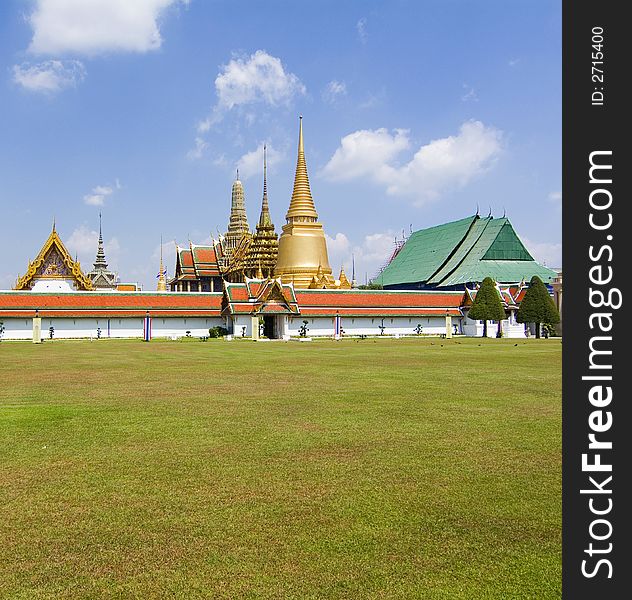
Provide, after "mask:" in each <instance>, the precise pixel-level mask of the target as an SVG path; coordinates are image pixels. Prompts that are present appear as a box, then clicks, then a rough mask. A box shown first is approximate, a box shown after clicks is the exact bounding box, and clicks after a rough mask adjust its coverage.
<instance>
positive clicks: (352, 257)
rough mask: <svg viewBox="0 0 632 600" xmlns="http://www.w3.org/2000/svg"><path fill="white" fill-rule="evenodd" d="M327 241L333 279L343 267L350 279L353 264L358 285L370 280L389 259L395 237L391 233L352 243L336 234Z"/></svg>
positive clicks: (372, 235)
mask: <svg viewBox="0 0 632 600" xmlns="http://www.w3.org/2000/svg"><path fill="white" fill-rule="evenodd" d="M325 237H326V239H327V251H328V254H329V264H330V266H331V268H332V270H333V274H334V276H335V277H337V276H338V273H339V271H340V267H341V266H344V269H345V273H346V274H347V277H348V278H349V279H351V276H352V270H353V262H355V275H356V280H357V282H358V284H363V283H364V282H365V279H371V278H372V277H373V276H374V275H376V273H377V272H378V271H379V269H380V268H381V267H382V266H383V265H384V264H385V263H386V261H387V260H388V259H389V258H390V256H391V254H392V253H393V249H394V240H395V236H394V234H393V233H392V232H391V231H385V232H380V233H372V234H369V235H365V236H364V238H363V239H362V241H361V242H359V243H356V244H354V243H352V242H351V240H349V238H348V236H347V235H345V234H344V233H336V235H335V236H334V237H333V238H332V237H330V236H328V235H325Z"/></svg>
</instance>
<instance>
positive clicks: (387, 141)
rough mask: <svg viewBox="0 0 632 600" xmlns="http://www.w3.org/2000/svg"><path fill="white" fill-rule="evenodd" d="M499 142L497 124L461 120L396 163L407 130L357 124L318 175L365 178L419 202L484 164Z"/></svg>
mask: <svg viewBox="0 0 632 600" xmlns="http://www.w3.org/2000/svg"><path fill="white" fill-rule="evenodd" d="M501 142H502V132H500V131H499V130H497V129H495V128H493V127H487V126H485V125H484V124H483V123H481V122H480V121H467V122H465V123H463V125H461V128H460V130H459V133H458V134H457V135H455V136H449V137H446V138H440V139H437V140H432V141H431V142H429V143H428V144H426V145H424V146H421V147H420V148H419V150H417V152H416V153H415V155H414V156H413V157H412V159H411V160H410V161H409V162H407V163H405V164H403V165H398V164H397V163H396V162H395V159H396V157H397V156H398V155H399V154H400V153H401V152H402V151H403V150H405V149H407V148H408V147H409V146H410V140H409V138H408V131H407V130H403V129H396V130H395V131H394V133H392V134H391V133H389V132H388V130H386V129H384V128H382V129H377V130H360V131H356V132H354V133H350V134H349V135H347V136H345V137H344V138H342V140H341V143H340V147H339V148H338V149H337V150H336V151H335V153H334V154H333V156H332V157H331V159H330V160H329V162H328V163H327V165H325V167H324V169H323V175H324V176H325V177H326V178H328V179H330V180H332V181H351V180H354V179H362V178H364V179H369V180H371V181H373V182H374V183H377V184H379V185H382V186H385V187H386V192H387V193H388V194H390V195H394V196H408V197H412V198H413V199H414V201H415V203H416V204H418V205H421V204H423V203H425V202H428V201H429V200H435V199H437V198H439V197H440V195H441V194H442V193H443V192H445V191H447V190H449V189H452V188H455V187H463V186H464V185H466V184H467V183H468V182H469V181H470V180H471V179H473V178H474V177H476V176H478V175H480V174H481V173H484V172H485V171H486V170H488V169H489V168H490V167H491V166H492V165H493V164H494V162H495V160H496V159H497V158H498V156H499V155H500V153H501V150H502V144H501Z"/></svg>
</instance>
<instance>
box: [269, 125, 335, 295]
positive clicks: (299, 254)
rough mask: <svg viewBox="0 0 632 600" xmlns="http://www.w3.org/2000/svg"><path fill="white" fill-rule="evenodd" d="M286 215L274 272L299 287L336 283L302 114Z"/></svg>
mask: <svg viewBox="0 0 632 600" xmlns="http://www.w3.org/2000/svg"><path fill="white" fill-rule="evenodd" d="M285 218H286V220H287V223H286V224H285V225H284V226H283V233H282V234H281V237H280V238H279V256H278V259H277V265H276V269H275V271H274V274H275V276H277V277H280V278H281V281H282V282H283V283H293V284H294V285H295V286H296V287H297V288H308V287H310V285H311V284H312V283H313V282H314V279H315V278H316V280H317V281H318V282H319V284H322V286H323V287H334V278H333V277H332V274H331V273H332V271H331V267H330V266H329V258H328V256H327V243H326V241H325V232H324V231H323V225H322V223H319V222H318V213H317V212H316V208H315V206H314V200H313V199H312V192H311V190H310V187H309V178H308V177H307V164H306V163H305V149H304V146H303V117H300V120H299V134H298V159H297V162H296V175H295V177H294V190H293V191H292V199H291V201H290V208H289V209H288V211H287V214H286V215H285Z"/></svg>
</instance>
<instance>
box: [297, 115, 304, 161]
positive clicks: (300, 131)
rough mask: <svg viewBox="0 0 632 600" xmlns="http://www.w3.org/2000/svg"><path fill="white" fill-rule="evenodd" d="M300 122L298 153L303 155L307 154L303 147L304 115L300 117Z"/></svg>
mask: <svg viewBox="0 0 632 600" xmlns="http://www.w3.org/2000/svg"><path fill="white" fill-rule="evenodd" d="M298 122H299V126H298V151H299V153H301V152H305V148H304V147H303V115H299V117H298Z"/></svg>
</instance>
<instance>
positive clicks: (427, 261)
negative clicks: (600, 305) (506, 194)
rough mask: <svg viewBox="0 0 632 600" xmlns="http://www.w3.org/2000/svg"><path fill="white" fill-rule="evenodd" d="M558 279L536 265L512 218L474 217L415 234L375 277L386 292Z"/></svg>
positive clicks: (544, 268)
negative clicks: (534, 278)
mask: <svg viewBox="0 0 632 600" xmlns="http://www.w3.org/2000/svg"><path fill="white" fill-rule="evenodd" d="M534 275H537V276H538V277H539V278H540V279H542V281H544V283H546V284H547V285H549V286H550V285H551V284H552V283H553V281H554V279H555V277H556V276H557V274H556V272H555V271H553V270H552V269H549V268H547V267H544V266H542V265H540V264H539V263H537V262H536V261H535V260H534V258H533V257H532V256H531V254H530V253H529V251H528V250H527V249H526V248H525V246H524V244H523V243H522V242H521V241H520V238H518V236H517V235H516V232H515V231H514V228H513V227H512V225H511V223H510V222H509V219H507V218H506V217H502V218H494V217H492V216H488V217H480V216H479V215H474V216H472V217H467V218H466V219H461V220H459V221H453V222H451V223H445V224H443V225H437V226H435V227H429V228H428V229H422V230H420V231H415V232H414V233H412V234H411V235H410V237H409V238H408V239H407V240H406V242H405V243H404V245H403V246H402V247H401V248H400V249H399V251H398V252H396V253H395V254H394V256H393V258H392V260H391V261H390V262H389V264H388V265H387V266H386V267H385V268H384V269H383V270H382V272H381V273H380V274H379V275H378V276H377V277H376V278H375V279H374V281H375V282H377V283H381V284H382V285H383V286H384V289H409V290H416V289H441V290H463V288H464V286H469V287H472V286H475V285H476V284H477V283H480V282H481V281H483V279H485V277H491V278H492V279H493V280H494V281H496V282H497V283H499V284H503V285H511V284H519V283H520V282H525V281H529V280H530V279H531V277H533V276H534Z"/></svg>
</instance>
